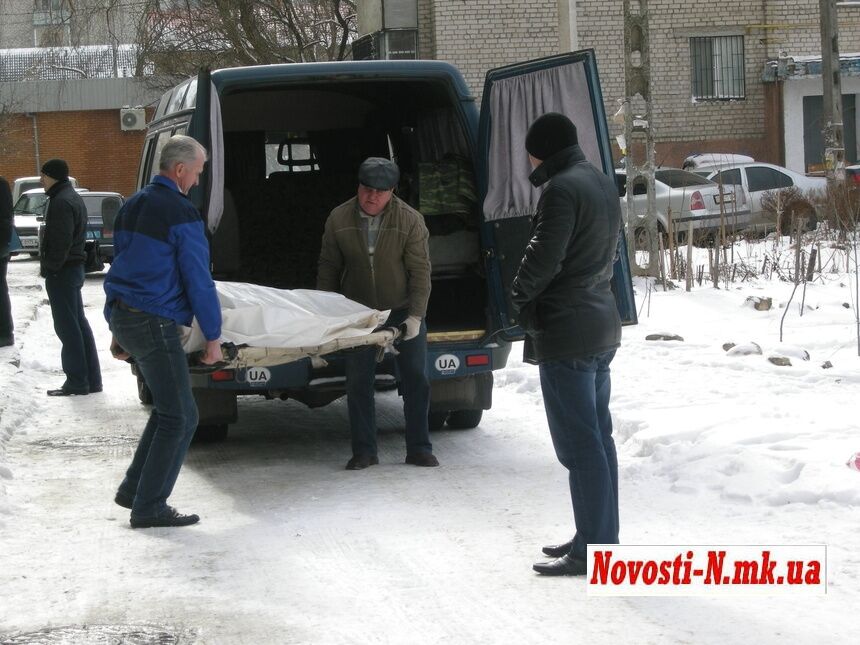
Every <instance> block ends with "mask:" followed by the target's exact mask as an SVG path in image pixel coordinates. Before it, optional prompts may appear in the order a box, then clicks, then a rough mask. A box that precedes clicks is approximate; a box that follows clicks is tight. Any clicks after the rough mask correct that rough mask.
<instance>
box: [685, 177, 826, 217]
mask: <svg viewBox="0 0 860 645" xmlns="http://www.w3.org/2000/svg"><path fill="white" fill-rule="evenodd" d="M696 172H697V173H699V174H702V175H704V176H705V177H707V178H708V179H710V180H711V181H714V182H716V183H718V184H722V185H723V186H729V185H736V186H742V187H743V191H744V193H746V194H747V195H748V196H749V204H750V211H751V216H750V223H751V224H752V225H754V226H756V227H762V228H765V229H766V228H773V226H774V224H775V222H774V219H773V216H772V215H771V214H770V213H766V212H764V210H763V208H762V197H764V195H765V194H766V193H768V192H770V191H775V190H782V189H785V188H791V187H792V186H796V187H797V188H798V189H799V190H800V191H801V192H802V193H803V194H804V196H806V197H808V198H810V199H812V200H814V198H815V197H817V196H818V195H817V193H823V192H824V190H825V189H826V188H827V179H825V178H824V177H807V176H806V175H802V174H800V173H799V172H795V171H793V170H789V169H788V168H783V167H782V166H775V165H774V164H770V163H764V162H762V161H754V162H752V163H744V164H736V165H725V166H714V167H711V168H697V169H696ZM808 217H809V220H808V221H807V226H809V227H811V228H815V222H816V221H817V219H816V218H815V213H814V211H812V210H811V211H810V212H809V213H808Z"/></svg>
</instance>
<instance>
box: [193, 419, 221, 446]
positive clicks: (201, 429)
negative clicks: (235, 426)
mask: <svg viewBox="0 0 860 645" xmlns="http://www.w3.org/2000/svg"><path fill="white" fill-rule="evenodd" d="M229 430H230V426H229V425H228V424H226V423H213V424H211V425H200V426H197V430H196V431H195V432H194V439H193V441H194V443H220V442H221V441H224V440H225V439H226V438H227V434H228V432H229Z"/></svg>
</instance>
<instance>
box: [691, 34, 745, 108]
mask: <svg viewBox="0 0 860 645" xmlns="http://www.w3.org/2000/svg"><path fill="white" fill-rule="evenodd" d="M690 59H691V61H692V65H693V70H692V85H693V98H694V99H704V100H708V99H742V98H744V96H745V84H744V37H743V36H713V37H703V38H690Z"/></svg>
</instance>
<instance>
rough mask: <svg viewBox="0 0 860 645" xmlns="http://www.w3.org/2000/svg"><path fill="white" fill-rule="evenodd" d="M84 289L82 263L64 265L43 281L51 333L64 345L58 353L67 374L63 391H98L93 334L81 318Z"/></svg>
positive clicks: (99, 376) (97, 372) (98, 375)
mask: <svg viewBox="0 0 860 645" xmlns="http://www.w3.org/2000/svg"><path fill="white" fill-rule="evenodd" d="M83 286H84V265H83V264H74V265H70V266H64V267H63V268H62V269H60V270H59V271H57V272H56V273H54V274H51V275H48V276H47V277H46V278H45V290H46V291H47V292H48V300H49V301H50V303H51V315H52V316H53V318H54V331H55V332H56V333H57V337H58V338H59V339H60V342H61V343H62V345H63V349H62V351H61V353H60V360H61V362H62V365H63V372H65V373H66V382H65V383H64V384H63V389H64V390H70V391H73V392H84V393H86V392H89V391H90V390H100V389H101V387H102V374H101V369H100V368H99V356H98V352H97V351H96V341H95V339H94V338H93V331H92V329H90V323H89V322H87V317H86V315H84V301H83V300H82V299H81V287H83Z"/></svg>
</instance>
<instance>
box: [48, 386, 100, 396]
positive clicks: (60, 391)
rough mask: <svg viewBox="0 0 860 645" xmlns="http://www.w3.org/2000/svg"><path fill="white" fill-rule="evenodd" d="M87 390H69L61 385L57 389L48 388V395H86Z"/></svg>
mask: <svg viewBox="0 0 860 645" xmlns="http://www.w3.org/2000/svg"><path fill="white" fill-rule="evenodd" d="M89 393H90V391H89V390H69V389H66V388H64V387H61V388H59V389H57V390H48V396H86V395H87V394H89Z"/></svg>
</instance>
